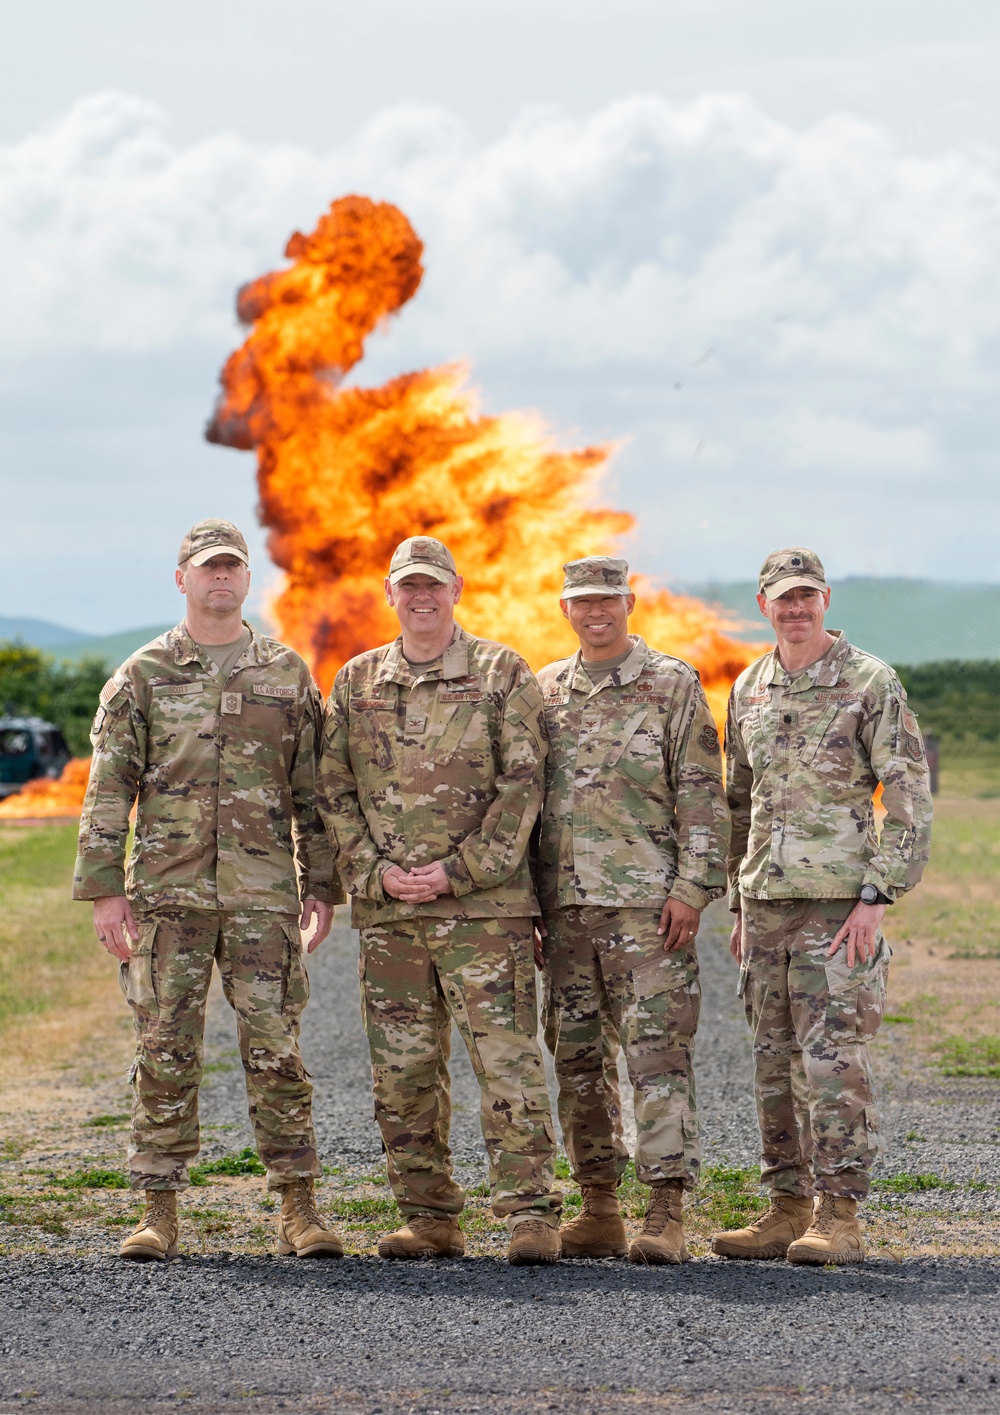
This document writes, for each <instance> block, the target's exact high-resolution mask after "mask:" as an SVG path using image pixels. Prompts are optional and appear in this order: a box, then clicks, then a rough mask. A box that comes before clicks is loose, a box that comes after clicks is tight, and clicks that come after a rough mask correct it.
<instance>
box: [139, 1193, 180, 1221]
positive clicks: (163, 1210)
mask: <svg viewBox="0 0 1000 1415" xmlns="http://www.w3.org/2000/svg"><path fill="white" fill-rule="evenodd" d="M172 1198H173V1190H172V1189H151V1190H150V1191H149V1193H148V1194H147V1196H146V1212H145V1214H144V1215H143V1226H145V1225H146V1224H148V1223H156V1222H157V1220H158V1219H166V1220H167V1221H168V1222H169V1221H170V1220H172V1219H173V1205H172V1203H171V1200H172Z"/></svg>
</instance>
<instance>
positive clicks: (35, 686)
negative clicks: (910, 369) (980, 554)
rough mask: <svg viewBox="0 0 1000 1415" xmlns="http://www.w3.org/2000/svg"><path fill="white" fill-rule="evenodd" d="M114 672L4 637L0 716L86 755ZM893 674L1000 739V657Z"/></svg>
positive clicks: (950, 717) (976, 730)
mask: <svg viewBox="0 0 1000 1415" xmlns="http://www.w3.org/2000/svg"><path fill="white" fill-rule="evenodd" d="M115 667H116V665H114V664H107V663H105V662H104V661H103V660H102V659H100V658H84V659H81V660H80V662H79V663H66V662H62V661H60V660H57V659H54V658H52V657H50V656H49V655H48V654H45V653H42V651H41V650H40V649H36V648H32V647H30V645H28V644H24V643H21V642H19V641H14V642H9V641H4V640H0V713H7V712H13V713H19V714H24V715H29V716H37V717H44V718H45V719H46V720H47V721H49V722H53V723H55V724H56V726H57V727H59V728H61V729H62V733H63V736H64V737H65V738H66V741H67V743H68V744H69V748H70V751H71V752H72V753H73V755H74V756H81V757H82V756H87V755H88V753H89V752H90V739H89V732H90V723H91V719H92V718H93V716H94V713H95V711H96V709H97V699H98V696H99V694H100V691H101V688H102V687H103V686H104V683H105V681H106V679H107V678H108V676H109V675H110V674H111V673H112V672H113V671H114V668H115ZM896 671H897V673H898V674H899V676H900V679H901V680H902V683H903V686H904V688H905V689H906V692H907V695H908V697H909V701H910V706H911V707H912V708H913V711H914V712H915V713H916V714H917V716H918V717H919V719H920V726H921V728H922V729H923V731H924V732H925V733H926V732H933V733H934V734H935V735H936V736H937V737H938V738H939V739H940V741H941V744H942V746H943V747H944V748H945V749H946V750H948V749H950V750H952V751H954V750H956V749H960V748H963V747H964V748H966V749H973V748H975V747H976V746H978V745H979V744H982V743H994V744H996V743H998V742H1000V660H993V659H983V660H979V661H972V662H970V661H965V660H962V659H948V660H944V661H942V662H939V663H921V664H917V665H916V666H914V667H906V666H905V665H902V666H899V667H897V669H896Z"/></svg>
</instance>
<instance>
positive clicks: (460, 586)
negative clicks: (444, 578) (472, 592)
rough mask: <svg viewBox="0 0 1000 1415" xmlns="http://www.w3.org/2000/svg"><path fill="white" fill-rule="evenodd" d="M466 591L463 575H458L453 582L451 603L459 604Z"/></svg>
mask: <svg viewBox="0 0 1000 1415" xmlns="http://www.w3.org/2000/svg"><path fill="white" fill-rule="evenodd" d="M464 589H465V581H464V579H463V578H462V576H461V575H456V576H455V578H454V579H453V580H452V582H451V602H452V604H457V603H458V601H459V600H460V599H461V598H462V591H463V590H464Z"/></svg>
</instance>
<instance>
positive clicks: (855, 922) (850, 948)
mask: <svg viewBox="0 0 1000 1415" xmlns="http://www.w3.org/2000/svg"><path fill="white" fill-rule="evenodd" d="M884 918H885V905H884V904H862V903H861V902H860V900H859V902H858V903H857V904H855V906H854V908H853V909H852V910H851V912H850V913H849V914H848V916H847V918H846V919H845V920H844V922H843V924H842V925H841V926H840V928H839V929H838V930H837V934H836V937H835V938H834V940H833V942H832V943H831V944H830V947H829V948H828V949H827V950H826V956H827V958H832V957H833V955H834V954H835V953H836V951H837V949H838V948H839V947H840V945H841V944H842V943H843V942H844V939H845V938H846V939H847V966H848V968H853V967H854V965H855V963H867V962H868V959H869V958H874V957H875V951H876V949H877V948H878V944H877V943H876V941H875V935H876V934H877V933H878V931H879V929H880V928H881V926H882V920H883V919H884Z"/></svg>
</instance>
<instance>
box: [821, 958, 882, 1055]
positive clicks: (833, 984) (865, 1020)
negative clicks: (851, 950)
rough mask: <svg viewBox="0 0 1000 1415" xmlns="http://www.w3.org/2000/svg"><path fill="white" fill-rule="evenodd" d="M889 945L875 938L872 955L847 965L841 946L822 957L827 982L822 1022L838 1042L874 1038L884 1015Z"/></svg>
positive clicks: (862, 1040) (864, 1040)
mask: <svg viewBox="0 0 1000 1415" xmlns="http://www.w3.org/2000/svg"><path fill="white" fill-rule="evenodd" d="M888 967H889V945H888V944H887V943H886V941H885V938H884V937H882V938H880V939H879V946H878V950H877V952H876V954H875V957H874V958H873V959H871V960H869V961H868V962H866V963H860V964H858V963H856V964H855V965H854V967H853V968H848V966H847V948H846V945H842V946H841V947H840V948H839V949H838V950H837V952H836V953H835V954H834V955H833V957H832V958H827V959H825V960H824V969H825V971H826V985H827V993H828V997H827V1005H826V1022H827V1028H828V1030H829V1032H830V1035H831V1036H833V1037H834V1038H836V1039H838V1040H841V1041H848V1040H851V1039H852V1038H853V1039H856V1040H857V1041H861V1042H867V1041H870V1040H871V1039H872V1037H874V1035H875V1033H876V1032H877V1031H878V1029H879V1026H880V1025H881V1022H882V1018H883V1016H884V1015H885V1005H886V982H887V974H888Z"/></svg>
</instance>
